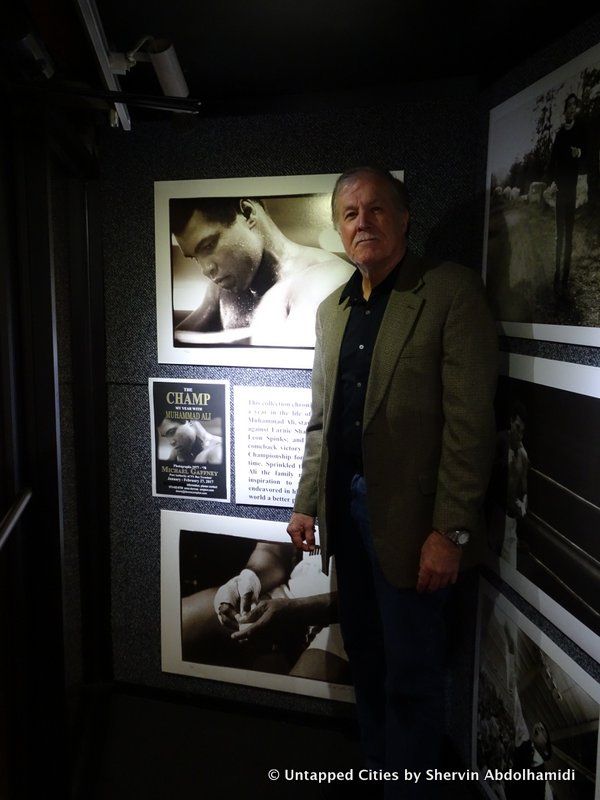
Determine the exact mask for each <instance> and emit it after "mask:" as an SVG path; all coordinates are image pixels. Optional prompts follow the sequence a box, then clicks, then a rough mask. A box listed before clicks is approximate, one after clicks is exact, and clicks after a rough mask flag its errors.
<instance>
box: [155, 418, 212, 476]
mask: <svg viewBox="0 0 600 800" xmlns="http://www.w3.org/2000/svg"><path fill="white" fill-rule="evenodd" d="M158 432H159V434H160V435H161V436H162V437H164V438H165V439H169V441H170V444H171V452H170V453H169V456H168V458H167V461H178V462H180V463H184V464H222V463H223V440H222V438H221V437H220V436H215V435H214V434H212V433H209V432H208V431H207V430H206V428H205V427H204V426H203V425H202V424H201V423H200V422H198V421H197V420H193V419H191V420H184V421H180V420H174V419H167V417H165V418H164V419H163V421H162V422H161V423H160V425H159V426H158Z"/></svg>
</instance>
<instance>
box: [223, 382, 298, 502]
mask: <svg viewBox="0 0 600 800" xmlns="http://www.w3.org/2000/svg"><path fill="white" fill-rule="evenodd" d="M233 399H234V408H235V414H234V417H233V419H234V428H235V500H236V503H247V504H249V505H261V506H285V507H287V508H292V507H293V505H294V500H295V497H296V489H297V488H298V482H299V481H300V475H301V472H302V456H303V455H304V439H305V434H306V426H307V425H308V420H309V419H310V406H311V392H310V389H303V388H292V387H279V386H236V387H234V390H233Z"/></svg>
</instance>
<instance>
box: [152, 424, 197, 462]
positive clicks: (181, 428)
mask: <svg viewBox="0 0 600 800" xmlns="http://www.w3.org/2000/svg"><path fill="white" fill-rule="evenodd" d="M158 432H159V433H160V435H161V436H164V437H165V438H166V439H168V440H169V443H170V445H171V447H172V448H173V449H174V450H175V451H176V452H177V455H184V454H185V453H188V452H189V451H190V450H191V449H192V445H193V444H194V441H195V440H196V432H195V431H194V429H193V428H192V426H191V425H190V424H189V423H187V422H174V421H173V420H172V419H163V421H162V422H161V423H160V425H159V426H158Z"/></svg>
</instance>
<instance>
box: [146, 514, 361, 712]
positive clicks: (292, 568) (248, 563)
mask: <svg viewBox="0 0 600 800" xmlns="http://www.w3.org/2000/svg"><path fill="white" fill-rule="evenodd" d="M285 529H286V523H284V522H272V521H263V520H256V519H240V518H236V517H221V516H213V515H205V514H189V513H185V512H179V511H161V631H162V668H163V671H165V672H174V673H177V674H180V675H192V676H196V677H199V678H207V679H210V680H216V681H225V682H229V683H239V684H244V685H245V686H256V687H260V688H263V689H273V690H276V691H285V692H293V693H296V694H304V695H312V696H314V697H321V698H330V699H336V700H343V701H346V702H352V701H353V698H354V695H353V690H352V687H351V683H350V671H349V666H348V658H347V656H346V653H345V651H344V647H343V644H342V639H341V634H340V626H339V623H338V622H337V604H336V581H335V571H334V570H333V569H332V570H330V575H329V576H326V575H325V574H324V573H323V572H322V571H321V557H320V555H318V554H309V553H303V552H300V551H297V550H296V549H295V548H294V547H293V545H292V544H291V542H290V539H289V536H288V535H287V533H286V530H285ZM317 541H318V539H317ZM299 609H302V611H301V613H298V611H299Z"/></svg>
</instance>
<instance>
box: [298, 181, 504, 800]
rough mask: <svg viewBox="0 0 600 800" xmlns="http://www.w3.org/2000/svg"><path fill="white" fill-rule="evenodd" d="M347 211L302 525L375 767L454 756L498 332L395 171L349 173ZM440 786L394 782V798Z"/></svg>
mask: <svg viewBox="0 0 600 800" xmlns="http://www.w3.org/2000/svg"><path fill="white" fill-rule="evenodd" d="M332 212H333V219H334V223H335V224H336V226H337V228H338V231H339V233H340V234H341V238H342V242H343V244H344V248H345V250H346V253H347V254H348V256H349V257H350V259H351V260H352V261H353V263H354V264H355V265H356V267H357V271H356V272H355V274H354V275H353V277H352V278H351V279H350V281H349V282H348V283H347V284H346V286H345V287H344V288H343V289H342V290H338V291H336V292H334V293H333V294H332V295H330V296H329V297H328V298H327V299H326V300H325V301H324V302H323V303H322V304H321V306H320V307H319V310H318V313H317V343H316V349H315V361H314V368H313V384H312V416H311V419H310V422H309V424H308V427H307V433H306V445H305V454H304V460H303V465H302V476H301V479H300V483H299V487H298V492H297V495H296V502H295V507H294V513H293V515H292V518H291V521H290V524H289V526H288V533H289V534H290V536H291V538H292V541H293V542H294V544H295V545H296V547H298V548H300V549H303V550H311V549H312V547H313V545H314V523H315V516H316V515H318V518H319V530H320V537H321V552H322V556H323V568H324V570H325V569H326V568H327V563H328V559H329V556H330V555H331V553H332V552H333V553H334V555H335V564H336V570H337V580H338V601H339V613H340V623H341V628H342V635H343V639H344V645H345V648H346V651H347V653H348V656H349V659H350V664H351V667H352V670H353V678H354V685H355V690H356V698H357V711H358V718H359V724H360V727H361V735H362V740H363V748H364V750H365V754H366V758H367V764H368V765H369V766H370V767H373V768H385V769H387V770H391V771H394V770H395V771H398V772H399V773H400V775H401V776H403V775H404V770H405V769H409V770H417V771H422V770H424V769H427V768H435V767H436V766H439V764H438V756H439V750H440V744H441V737H442V732H443V705H444V699H443V679H444V657H445V628H444V620H443V614H442V610H443V606H444V602H445V599H446V597H447V594H448V591H449V590H448V587H449V586H450V585H451V584H452V583H454V582H455V581H456V578H457V575H458V571H459V568H460V567H461V566H468V565H471V564H473V563H475V562H476V561H477V560H478V557H479V555H480V553H481V551H482V548H483V540H484V537H483V525H482V513H481V508H482V502H483V495H484V492H485V488H486V484H487V480H488V475H489V471H490V466H491V462H492V457H493V447H494V438H495V425H494V413H493V405H492V403H493V395H494V389H495V382H496V370H497V363H496V362H497V353H496V348H497V337H496V333H495V326H494V324H493V322H492V320H491V317H490V315H489V312H488V309H487V306H486V303H485V299H484V295H483V292H482V287H481V281H480V280H479V278H478V276H477V275H475V274H474V273H472V272H471V271H470V270H468V269H466V268H464V267H461V266H459V265H457V264H450V263H441V264H437V263H429V262H425V261H421V260H420V259H418V258H416V257H415V256H414V255H413V254H412V253H410V252H409V251H408V250H407V229H408V223H409V205H408V196H407V193H406V190H405V188H404V185H403V184H402V183H401V182H400V181H397V180H396V179H395V178H393V177H392V176H391V175H390V174H389V173H387V172H385V171H381V170H378V169H373V168H360V169H356V170H351V171H349V172H346V173H344V174H343V175H342V176H341V177H340V178H339V179H338V182H337V184H336V186H335V189H334V192H333V197H332ZM435 789H436V784H432V783H431V782H428V783H426V784H425V783H423V782H421V783H418V784H415V783H414V782H413V783H410V782H408V783H405V782H404V781H403V780H400V781H398V782H388V783H386V792H387V794H386V797H389V798H391V797H411V798H412V797H415V798H416V797H428V798H430V797H433V795H434V792H435Z"/></svg>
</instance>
